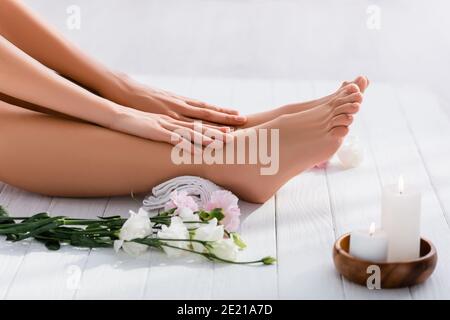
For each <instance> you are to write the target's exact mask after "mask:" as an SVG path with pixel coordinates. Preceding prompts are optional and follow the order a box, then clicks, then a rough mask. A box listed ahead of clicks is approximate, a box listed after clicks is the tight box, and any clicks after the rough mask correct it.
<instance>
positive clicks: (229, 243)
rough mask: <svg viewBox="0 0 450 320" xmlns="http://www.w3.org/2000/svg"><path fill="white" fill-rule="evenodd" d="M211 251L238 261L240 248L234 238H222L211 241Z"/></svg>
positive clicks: (221, 256)
mask: <svg viewBox="0 0 450 320" xmlns="http://www.w3.org/2000/svg"><path fill="white" fill-rule="evenodd" d="M209 251H210V252H211V253H213V254H215V255H216V256H217V257H219V258H222V259H225V260H230V261H236V259H237V255H238V252H239V248H238V246H236V244H235V243H234V241H233V240H232V239H220V240H219V241H215V242H213V243H211V245H210V246H209Z"/></svg>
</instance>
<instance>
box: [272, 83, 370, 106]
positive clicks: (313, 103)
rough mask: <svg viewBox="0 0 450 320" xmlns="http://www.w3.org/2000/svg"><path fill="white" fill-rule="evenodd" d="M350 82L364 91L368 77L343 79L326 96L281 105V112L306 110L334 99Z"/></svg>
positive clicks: (360, 90) (367, 84)
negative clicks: (336, 88) (340, 83)
mask: <svg viewBox="0 0 450 320" xmlns="http://www.w3.org/2000/svg"><path fill="white" fill-rule="evenodd" d="M351 84H354V85H356V86H357V89H358V90H359V92H361V93H364V91H365V90H366V89H367V87H368V86H369V79H367V77H363V76H359V77H357V78H356V79H355V80H353V81H344V82H343V83H342V85H341V86H340V87H339V89H338V90H336V92H334V93H332V94H330V95H328V96H325V97H322V98H319V99H316V100H312V101H308V102H302V103H293V104H288V105H286V106H284V107H281V109H282V112H283V114H287V113H296V112H301V111H306V110H309V109H311V108H314V107H317V106H319V105H321V104H324V103H327V102H328V101H330V100H332V99H334V98H335V97H337V96H338V95H341V94H342V93H343V92H344V91H345V90H346V88H348V86H349V85H351Z"/></svg>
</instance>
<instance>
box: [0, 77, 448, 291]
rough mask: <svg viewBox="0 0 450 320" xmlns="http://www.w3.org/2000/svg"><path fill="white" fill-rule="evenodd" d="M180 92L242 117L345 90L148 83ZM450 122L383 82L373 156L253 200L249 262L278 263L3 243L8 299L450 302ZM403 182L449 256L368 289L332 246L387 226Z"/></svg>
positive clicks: (94, 210) (32, 201)
mask: <svg viewBox="0 0 450 320" xmlns="http://www.w3.org/2000/svg"><path fill="white" fill-rule="evenodd" d="M138 78H139V79H140V80H142V81H145V82H148V83H152V84H154V85H156V86H159V87H162V88H165V89H169V90H173V91H175V92H178V93H180V94H184V95H189V96H193V97H196V98H199V99H204V100H207V101H209V102H212V103H216V104H218V105H223V106H233V107H235V108H238V109H240V110H242V113H251V112H258V111H262V110H267V109H269V108H270V107H272V106H277V105H281V104H285V103H288V102H293V101H301V100H306V99H309V98H313V97H318V96H320V95H324V94H327V93H329V92H330V91H332V90H334V89H336V87H337V86H338V85H337V83H330V82H319V81H315V82H310V83H307V82H295V81H287V80H265V79H231V78H228V79H210V78H195V79H192V78H176V77H145V76H143V77H138ZM449 125H450V123H449V120H448V118H447V116H446V114H445V113H443V111H442V110H441V107H440V106H439V103H438V100H437V98H436V97H435V96H434V95H433V93H432V92H430V91H426V90H423V89H420V88H414V87H410V86H407V85H405V86H403V87H401V88H396V87H392V86H389V85H387V84H377V83H373V84H372V85H371V88H370V89H369V90H368V92H367V94H366V98H365V102H364V105H363V108H362V110H361V112H360V114H359V115H358V116H357V117H356V121H355V124H354V125H353V126H352V134H355V135H357V136H358V137H359V138H360V139H361V140H362V143H363V146H364V148H365V160H364V162H363V164H362V165H361V166H359V167H358V168H355V169H350V170H343V169H342V168H340V166H339V165H338V163H337V161H336V160H333V161H332V162H331V164H330V166H329V167H328V168H327V169H314V170H311V171H308V172H305V173H303V174H301V175H299V176H297V177H295V178H293V179H292V180H291V181H289V182H288V183H287V184H286V185H285V186H284V187H283V188H281V189H280V190H279V192H278V193H277V194H276V196H275V197H273V198H272V199H271V200H269V201H268V202H267V203H265V204H264V205H253V204H249V203H241V206H242V211H243V213H244V219H243V223H242V228H241V232H242V236H243V238H244V239H245V240H246V241H247V243H248V245H249V248H248V250H247V251H246V252H245V253H244V254H243V256H242V258H254V257H259V256H262V255H269V254H271V255H276V256H277V257H278V261H279V262H278V264H277V265H275V266H269V267H246V266H229V265H226V266H225V265H222V264H211V263H209V262H206V261H204V260H202V259H201V258H197V257H189V258H180V259H176V260H173V259H169V258H166V257H165V256H164V255H163V254H160V253H158V252H154V251H150V252H148V253H147V254H145V255H143V256H141V257H139V258H137V259H135V258H130V257H128V256H126V255H125V254H122V253H119V254H118V255H117V254H115V253H114V252H113V251H112V250H107V249H96V250H84V249H83V250H82V249H76V248H70V247H64V248H63V249H62V250H60V251H58V252H49V251H47V250H46V249H45V247H43V245H41V244H40V243H37V242H33V241H26V242H23V243H9V242H6V241H4V239H1V241H0V298H3V299H16V298H25V299H33V298H40V299H95V298H98V299H109V298H110V299H120V298H122V299H161V298H186V299H196V298H198V299H211V298H212V299H217V298H224V299H227V298H238V299H239V298H247V299H250V298H263V299H264V298H269V299H270V298H283V299H296V298H304V299H315V298H319V299H434V298H450V273H449V272H448V270H449V267H450V251H448V250H447V249H448V248H449V247H450V228H449V221H450V196H449V195H450V169H449V166H448V162H449V160H450V143H449V138H450V126H449ZM400 174H403V175H404V176H405V178H406V181H407V182H409V183H413V184H415V185H417V186H419V187H420V188H421V190H422V192H423V213H422V233H423V235H424V236H426V237H428V238H430V239H431V240H432V241H433V242H434V244H435V245H436V247H437V249H438V253H439V261H438V266H437V268H436V271H435V273H434V274H433V276H432V277H431V278H430V280H429V281H427V282H426V283H425V284H423V285H419V286H415V287H411V288H404V289H398V290H368V289H366V288H364V287H360V286H357V285H354V284H352V283H349V282H348V281H346V280H345V279H342V277H341V276H340V275H339V274H338V273H337V272H336V271H335V270H334V267H333V262H332V259H331V248H332V245H333V242H334V240H335V239H336V237H338V236H339V235H341V234H343V233H345V232H348V231H350V230H352V229H355V228H365V227H367V226H368V225H369V224H370V222H372V221H375V222H379V212H380V194H381V187H382V185H383V184H387V183H392V182H394V181H395V179H396V178H397V177H398V175H400ZM0 204H1V205H4V206H5V207H6V208H8V209H9V210H10V211H11V212H12V213H13V214H14V215H31V214H33V213H36V212H39V211H46V210H48V211H49V212H50V213H51V214H53V215H72V216H77V217H95V216H101V215H115V214H121V215H124V216H126V215H127V212H128V210H129V209H137V208H138V207H139V203H138V202H136V201H135V200H133V199H130V198H128V197H118V198H110V199H107V198H102V199H63V198H50V197H43V196H39V195H36V194H30V193H28V192H25V191H23V190H18V189H16V188H14V187H12V186H9V185H4V184H2V183H0Z"/></svg>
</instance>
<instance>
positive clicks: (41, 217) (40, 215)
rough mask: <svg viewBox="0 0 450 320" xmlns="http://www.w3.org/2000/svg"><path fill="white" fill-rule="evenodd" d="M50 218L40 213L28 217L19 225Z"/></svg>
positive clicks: (44, 213)
mask: <svg viewBox="0 0 450 320" xmlns="http://www.w3.org/2000/svg"><path fill="white" fill-rule="evenodd" d="M48 218H50V216H49V215H48V213H47V212H41V213H38V214H35V215H33V216H31V217H29V218H28V219H25V220H23V221H22V222H21V223H31V222H36V221H39V220H44V219H48Z"/></svg>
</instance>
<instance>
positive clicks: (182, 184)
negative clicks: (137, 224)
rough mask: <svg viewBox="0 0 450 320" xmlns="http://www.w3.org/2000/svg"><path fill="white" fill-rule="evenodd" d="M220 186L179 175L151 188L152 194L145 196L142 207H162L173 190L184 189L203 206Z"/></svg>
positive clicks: (155, 208)
mask: <svg viewBox="0 0 450 320" xmlns="http://www.w3.org/2000/svg"><path fill="white" fill-rule="evenodd" d="M221 189H222V188H221V187H219V186H218V185H216V184H215V183H213V182H211V181H209V180H206V179H203V178H200V177H196V176H181V177H176V178H173V179H170V180H168V181H166V182H163V183H161V184H159V185H157V186H156V187H154V188H153V189H152V194H150V195H148V196H146V197H145V199H144V201H143V205H144V206H143V208H144V209H145V210H147V211H154V210H159V209H162V208H164V206H165V205H166V203H167V202H168V201H169V200H170V193H171V192H172V191H174V190H177V191H178V192H180V191H185V192H187V194H188V195H189V196H192V197H193V198H194V200H195V201H196V202H197V204H198V205H199V207H203V206H204V204H206V203H207V202H208V201H209V200H210V199H211V194H212V193H213V192H214V191H216V190H221Z"/></svg>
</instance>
